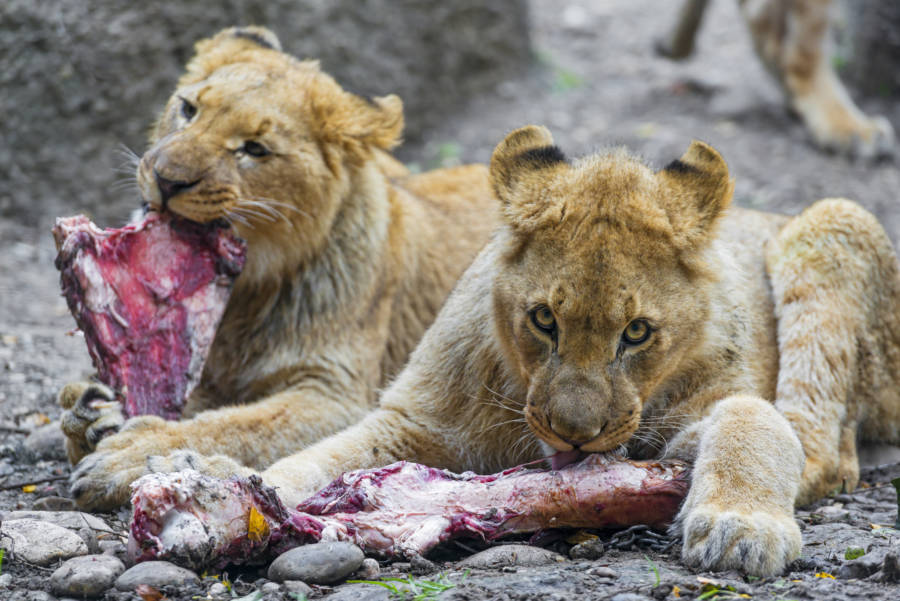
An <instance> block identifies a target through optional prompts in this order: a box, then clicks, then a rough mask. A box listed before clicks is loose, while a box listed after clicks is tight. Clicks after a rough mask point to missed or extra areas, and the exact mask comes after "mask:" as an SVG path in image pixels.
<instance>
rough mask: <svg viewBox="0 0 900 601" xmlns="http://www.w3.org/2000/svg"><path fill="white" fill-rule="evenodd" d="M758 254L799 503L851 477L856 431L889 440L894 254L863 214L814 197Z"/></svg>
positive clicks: (894, 364) (894, 408)
mask: <svg viewBox="0 0 900 601" xmlns="http://www.w3.org/2000/svg"><path fill="white" fill-rule="evenodd" d="M766 262H767V269H768V273H769V277H770V279H771V284H772V292H773V297H774V301H775V315H776V318H777V320H778V346H779V353H780V363H779V373H778V384H777V391H776V403H775V405H776V407H777V408H778V410H779V411H780V412H781V413H782V414H783V415H784V416H785V417H786V418H787V419H788V421H790V423H791V425H792V426H793V428H794V430H795V432H796V433H797V436H798V437H799V438H800V441H801V443H802V445H803V450H804V452H805V454H806V465H805V468H804V471H803V478H802V483H801V487H800V492H799V494H798V497H797V503H798V504H806V503H809V502H812V501H814V500H816V499H818V498H821V497H822V496H824V495H826V494H828V493H829V492H832V491H835V490H840V489H853V488H854V487H855V486H856V484H857V482H858V480H859V464H858V459H857V450H856V441H857V437H858V433H859V432H860V430H862V432H863V434H865V435H867V436H868V437H874V438H877V439H880V440H887V441H890V440H897V432H898V425H900V388H898V382H897V378H898V374H900V372H898V369H900V345H898V343H900V284H898V269H897V257H896V255H895V253H894V250H893V248H892V246H891V243H890V240H889V239H888V237H887V234H886V233H885V232H884V230H883V229H882V227H881V225H880V224H879V223H878V222H877V221H876V219H875V218H874V217H873V216H872V215H871V214H869V213H868V212H866V211H865V210H864V209H862V208H861V207H859V206H858V205H856V204H855V203H852V202H850V201H846V200H823V201H819V202H818V203H816V204H814V205H812V206H811V207H810V208H808V209H807V210H806V211H804V212H803V213H802V214H801V215H799V216H798V217H796V218H795V219H793V220H792V221H791V222H789V223H788V224H787V225H786V226H785V227H784V228H783V229H782V231H781V232H780V233H779V234H778V236H777V238H776V239H774V240H773V241H772V242H771V244H770V246H769V248H768V249H767V257H766ZM873 424H874V425H873Z"/></svg>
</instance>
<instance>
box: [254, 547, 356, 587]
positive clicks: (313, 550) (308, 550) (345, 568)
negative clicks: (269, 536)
mask: <svg viewBox="0 0 900 601" xmlns="http://www.w3.org/2000/svg"><path fill="white" fill-rule="evenodd" d="M363 559H365V555H363V552H362V549H360V548H359V547H357V546H356V545H354V544H351V543H346V542H331V543H316V544H314V545H304V546H302V547H297V548H295V549H291V550H290V551H288V552H286V553H282V554H281V555H279V556H278V557H276V558H275V561H273V562H272V565H270V566H269V580H274V581H275V582H284V581H285V580H302V581H303V582H305V583H307V584H334V583H335V582H340V581H341V580H343V579H344V578H346V577H347V576H349V575H350V574H352V573H353V572H355V571H356V570H357V569H358V568H359V566H361V565H362V562H363Z"/></svg>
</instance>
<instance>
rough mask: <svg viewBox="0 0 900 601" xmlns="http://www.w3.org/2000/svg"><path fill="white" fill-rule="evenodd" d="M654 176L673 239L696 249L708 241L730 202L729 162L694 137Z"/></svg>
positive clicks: (731, 191) (732, 183) (682, 245)
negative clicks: (680, 153)
mask: <svg viewBox="0 0 900 601" xmlns="http://www.w3.org/2000/svg"><path fill="white" fill-rule="evenodd" d="M657 178H658V180H659V182H660V184H661V188H662V190H661V194H660V198H661V201H660V202H661V204H662V205H663V208H664V210H665V211H666V214H667V215H668V217H669V221H670V222H671V224H672V229H673V230H674V233H675V241H676V243H678V244H679V245H680V246H681V247H682V248H685V249H689V248H696V247H698V246H700V245H702V244H703V243H704V242H705V241H707V240H708V239H709V238H710V237H711V235H712V232H713V230H714V226H715V224H716V222H717V221H718V219H719V217H721V215H722V214H723V213H724V212H725V209H727V208H728V206H729V205H730V204H731V197H732V194H733V192H734V180H732V179H731V177H730V175H729V173H728V165H727V164H726V163H725V160H724V159H723V158H722V155H720V154H719V153H718V152H717V151H716V150H715V149H714V148H713V147H712V146H710V145H708V144H705V143H704V142H699V141H697V140H694V141H693V142H691V145H690V146H689V147H688V149H687V151H686V152H685V153H684V154H683V155H682V156H681V158H679V159H675V160H674V161H672V162H671V163H669V164H668V165H666V166H665V167H664V168H663V169H662V170H661V171H659V173H657Z"/></svg>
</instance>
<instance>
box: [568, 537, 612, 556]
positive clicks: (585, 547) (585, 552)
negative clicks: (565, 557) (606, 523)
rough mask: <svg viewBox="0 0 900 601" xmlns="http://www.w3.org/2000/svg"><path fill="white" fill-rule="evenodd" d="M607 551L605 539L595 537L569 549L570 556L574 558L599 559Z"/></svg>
mask: <svg viewBox="0 0 900 601" xmlns="http://www.w3.org/2000/svg"><path fill="white" fill-rule="evenodd" d="M605 552H606V547H605V546H604V545H603V541H602V540H600V539H599V538H593V539H591V540H586V541H584V542H583V543H578V544H577V545H575V546H574V547H572V548H571V549H569V557H571V558H572V559H599V558H601V557H603V554H604V553H605Z"/></svg>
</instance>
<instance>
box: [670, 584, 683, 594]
mask: <svg viewBox="0 0 900 601" xmlns="http://www.w3.org/2000/svg"><path fill="white" fill-rule="evenodd" d="M672 594H673V595H675V596H676V597H681V589H680V588H678V585H677V584H676V585H675V586H673V587H672Z"/></svg>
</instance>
